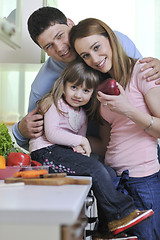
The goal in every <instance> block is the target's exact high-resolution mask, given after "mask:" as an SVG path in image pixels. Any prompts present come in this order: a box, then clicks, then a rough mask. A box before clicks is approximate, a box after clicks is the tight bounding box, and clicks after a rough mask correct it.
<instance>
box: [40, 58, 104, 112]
mask: <svg viewBox="0 0 160 240" xmlns="http://www.w3.org/2000/svg"><path fill="white" fill-rule="evenodd" d="M66 82H70V83H74V85H76V86H80V85H82V84H83V83H84V82H85V86H86V88H88V89H91V88H93V89H94V90H93V93H92V97H91V99H90V101H89V102H88V103H87V104H86V105H85V106H83V108H84V110H85V111H86V114H87V116H91V115H92V114H93V113H94V112H95V110H96V108H97V105H98V100H97V98H96V96H97V87H98V85H99V82H100V74H99V73H98V72H97V71H95V70H94V69H92V68H90V67H89V66H88V65H87V64H86V63H85V62H83V61H82V60H81V59H76V60H75V61H73V62H71V63H69V64H68V65H67V67H66V68H65V69H64V70H63V72H62V74H61V75H60V77H59V78H58V79H57V80H56V82H55V84H54V86H53V88H52V89H51V91H50V92H49V93H48V94H46V95H45V96H44V97H43V98H42V99H41V100H40V101H39V102H38V107H39V112H40V113H41V114H45V113H46V112H47V111H48V109H49V108H50V107H51V105H52V104H53V103H54V104H55V106H56V108H57V110H58V111H59V112H60V113H61V114H64V113H63V112H62V111H61V110H60V109H59V106H58V102H59V100H60V99H61V98H63V99H64V100H65V96H64V88H65V85H66Z"/></svg>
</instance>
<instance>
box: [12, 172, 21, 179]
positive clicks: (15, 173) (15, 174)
mask: <svg viewBox="0 0 160 240" xmlns="http://www.w3.org/2000/svg"><path fill="white" fill-rule="evenodd" d="M13 177H15V178H18V177H21V172H14V173H13Z"/></svg>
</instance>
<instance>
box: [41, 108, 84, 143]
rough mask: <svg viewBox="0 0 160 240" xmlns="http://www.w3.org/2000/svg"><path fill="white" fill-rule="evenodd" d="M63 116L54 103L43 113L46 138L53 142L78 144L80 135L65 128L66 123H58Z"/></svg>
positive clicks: (80, 140) (80, 139) (80, 138)
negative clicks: (62, 124)
mask: <svg viewBox="0 0 160 240" xmlns="http://www.w3.org/2000/svg"><path fill="white" fill-rule="evenodd" d="M62 118H63V116H62V115H61V114H60V113H59V112H57V109H56V107H55V106H54V104H52V106H51V107H50V108H49V110H48V111H47V112H46V113H45V115H44V131H45V136H46V138H47V140H48V141H49V142H51V143H53V144H59V145H64V146H70V147H74V146H77V145H80V144H81V142H82V136H80V135H77V134H74V133H73V132H71V131H69V130H68V129H67V127H68V126H67V124H65V123H64V126H61V125H60V122H61V119H62Z"/></svg>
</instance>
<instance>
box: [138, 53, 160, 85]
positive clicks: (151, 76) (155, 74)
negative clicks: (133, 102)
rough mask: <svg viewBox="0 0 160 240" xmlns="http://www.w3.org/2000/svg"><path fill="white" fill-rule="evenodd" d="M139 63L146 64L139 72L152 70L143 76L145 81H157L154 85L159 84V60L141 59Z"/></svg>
mask: <svg viewBox="0 0 160 240" xmlns="http://www.w3.org/2000/svg"><path fill="white" fill-rule="evenodd" d="M140 62H141V63H146V64H145V65H144V66H143V68H142V69H141V71H142V72H143V71H144V70H146V69H148V68H152V70H150V71H149V72H148V73H147V74H146V75H145V76H144V78H145V79H147V81H152V80H157V81H156V82H155V83H156V84H160V60H159V59H157V58H152V57H148V58H143V59H141V60H140Z"/></svg>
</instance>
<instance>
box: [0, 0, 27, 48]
mask: <svg viewBox="0 0 160 240" xmlns="http://www.w3.org/2000/svg"><path fill="white" fill-rule="evenodd" d="M0 3H1V8H0V40H1V41H3V42H4V43H5V44H7V45H9V46H10V47H12V48H17V47H20V45H21V14H22V1H21V0H13V1H9V0H1V1H0Z"/></svg>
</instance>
